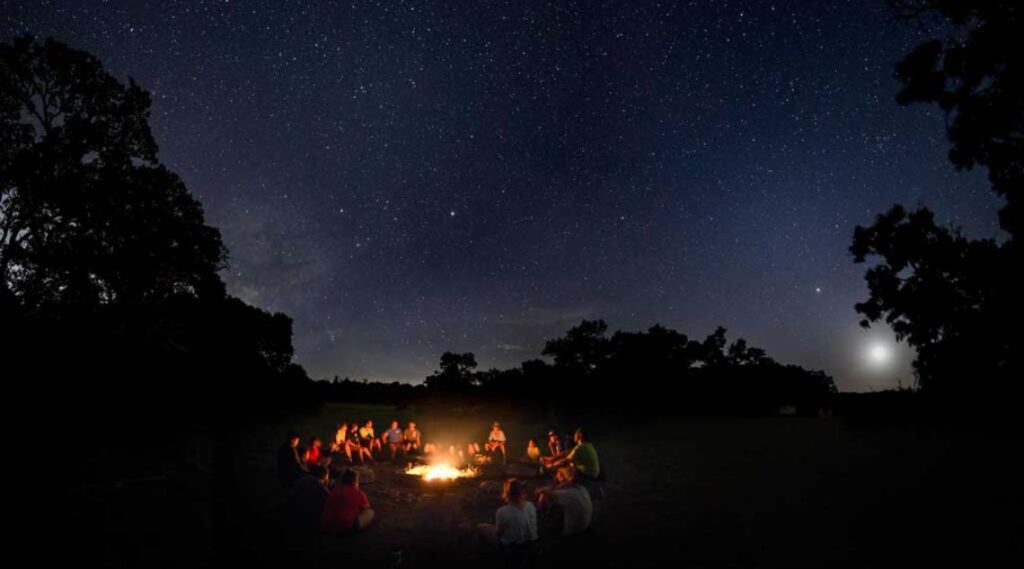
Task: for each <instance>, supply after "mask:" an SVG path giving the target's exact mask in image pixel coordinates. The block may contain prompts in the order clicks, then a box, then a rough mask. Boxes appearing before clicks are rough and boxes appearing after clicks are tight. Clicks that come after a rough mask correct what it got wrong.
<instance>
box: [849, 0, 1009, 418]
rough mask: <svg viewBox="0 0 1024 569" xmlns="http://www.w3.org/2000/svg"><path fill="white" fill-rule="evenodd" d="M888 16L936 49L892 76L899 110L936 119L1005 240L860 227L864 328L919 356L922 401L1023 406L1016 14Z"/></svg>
mask: <svg viewBox="0 0 1024 569" xmlns="http://www.w3.org/2000/svg"><path fill="white" fill-rule="evenodd" d="M890 3H891V4H892V6H893V8H894V10H895V12H896V14H897V15H898V16H899V17H901V18H905V19H908V20H911V21H912V22H913V23H917V24H920V23H922V21H924V23H925V24H929V25H931V26H932V27H933V28H934V29H938V30H942V31H943V32H942V33H944V34H947V35H946V37H941V38H939V37H937V38H933V39H929V40H927V41H925V42H924V43H922V44H921V45H919V46H917V47H916V48H915V49H914V50H913V51H912V52H911V53H909V54H908V55H907V56H906V57H905V58H904V59H903V60H902V61H901V62H900V63H899V64H898V65H897V66H896V75H897V77H898V78H899V79H900V80H901V81H902V82H903V89H902V90H901V91H900V92H899V94H898V95H897V101H898V102H899V103H900V104H902V105H908V104H911V103H917V102H922V103H931V104H935V105H938V106H939V108H940V109H942V111H943V112H945V114H946V132H947V135H948V138H949V141H950V143H951V145H952V148H951V150H950V153H949V157H950V160H951V161H952V162H953V164H954V165H955V166H956V167H957V168H958V169H970V168H972V167H974V166H976V165H977V166H983V167H985V168H987V170H988V177H989V181H990V183H991V185H992V189H993V190H994V191H995V192H996V194H998V195H999V196H1000V197H1002V198H1004V199H1005V200H1006V203H1005V205H1004V207H1003V208H1002V209H1001V210H1000V211H999V221H1000V225H1001V227H1002V229H1003V230H1004V231H1005V232H1006V238H1005V239H1000V240H996V239H969V238H967V237H965V236H963V235H962V234H961V233H960V230H959V229H957V228H948V227H942V226H940V225H938V224H936V222H935V215H934V213H933V212H931V211H930V210H928V209H927V208H919V209H917V210H916V211H911V212H908V211H907V210H906V209H904V208H903V207H902V206H900V205H895V206H893V207H892V209H890V210H889V211H888V212H886V213H884V214H882V215H879V216H878V218H877V219H876V220H875V222H874V224H872V225H871V226H869V227H858V228H857V229H856V231H855V233H854V238H853V245H852V246H851V248H850V250H851V252H852V253H853V256H854V259H855V261H856V262H858V263H863V262H871V263H872V266H871V268H869V269H868V271H867V274H866V280H867V283H868V288H869V293H870V296H869V298H868V299H867V300H866V301H864V302H862V303H859V304H857V306H856V309H857V311H858V312H859V313H860V314H862V315H863V316H864V321H863V322H862V323H863V325H865V326H868V325H870V323H872V322H877V321H885V322H886V323H888V324H889V325H890V326H891V327H892V329H893V330H894V331H895V333H896V335H897V337H898V338H899V339H901V340H905V341H906V342H907V343H908V344H910V345H911V346H913V347H914V348H915V349H916V350H917V357H916V359H915V361H914V368H915V371H916V376H917V382H918V387H919V388H920V390H921V394H922V395H923V396H925V397H927V398H928V399H929V400H931V401H934V402H937V403H941V404H943V405H945V404H949V403H953V404H955V405H956V406H957V407H958V408H959V409H961V410H965V409H966V406H965V403H968V402H973V403H971V404H972V405H973V406H974V407H975V409H976V410H982V409H984V408H986V407H990V406H992V405H994V404H997V403H1005V404H1010V405H1013V404H1016V402H1017V401H1018V400H1019V396H1020V395H1021V394H1024V387H1022V382H1021V378H1024V330H1022V327H1021V322H1022V321H1024V248H1022V243H1021V239H1022V238H1024V213H1022V212H1024V66H1022V63H1024V62H1022V58H1024V15H1022V9H1021V6H1020V4H1019V3H1018V2H1013V1H994V2H980V1H976V0H975V1H966V0H891V2H890Z"/></svg>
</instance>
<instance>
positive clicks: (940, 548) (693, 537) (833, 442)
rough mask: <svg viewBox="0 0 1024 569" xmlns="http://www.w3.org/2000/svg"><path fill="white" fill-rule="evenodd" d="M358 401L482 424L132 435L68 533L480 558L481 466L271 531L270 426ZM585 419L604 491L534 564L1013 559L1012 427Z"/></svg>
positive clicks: (381, 480) (109, 546) (134, 549)
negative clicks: (355, 523)
mask: <svg viewBox="0 0 1024 569" xmlns="http://www.w3.org/2000/svg"><path fill="white" fill-rule="evenodd" d="M365 418H372V419H374V422H375V426H376V427H377V432H378V434H379V433H381V432H382V431H383V429H384V428H386V425H387V421H389V420H390V419H391V418H396V419H398V420H400V421H403V422H404V421H406V420H408V419H409V418H414V419H415V420H416V421H417V422H418V423H419V424H420V427H421V430H422V431H423V432H424V438H425V440H427V441H431V440H437V439H440V438H456V437H459V436H461V434H462V433H469V432H472V433H474V434H475V438H476V439H478V440H480V441H482V440H484V439H485V438H486V433H487V429H488V426H489V424H490V421H491V420H492V418H491V417H490V416H486V417H485V416H479V417H463V418H461V419H451V418H447V419H443V418H440V417H436V416H432V413H430V412H422V413H414V412H413V411H412V410H392V409H389V408H386V407H379V406H378V407H374V406H338V405H332V406H326V407H324V408H323V409H322V410H321V411H320V412H319V413H317V414H315V415H311V416H308V417H306V418H304V419H303V420H301V421H300V422H297V423H294V424H290V425H269V424H268V425H262V426H259V427H255V428H251V429H248V430H246V431H245V432H239V433H234V434H231V435H225V436H222V437H220V438H218V439H217V441H216V442H211V439H207V438H205V437H200V438H195V437H193V438H183V439H181V440H180V441H167V444H166V445H165V446H160V447H152V448H148V449H143V450H146V451H148V453H149V460H148V461H142V462H135V463H133V464H134V465H135V468H136V469H135V471H133V472H131V473H130V474H131V475H130V476H125V475H124V474H125V473H124V472H121V473H119V474H118V475H117V476H114V475H112V474H110V473H109V472H104V469H101V468H98V467H97V468H94V469H92V471H91V473H90V475H89V476H88V477H87V479H88V480H87V483H86V484H84V485H81V486H75V487H74V488H73V489H72V492H73V494H74V497H75V498H76V500H75V502H76V503H78V504H80V505H81V506H80V507H78V508H77V509H76V510H75V511H74V512H73V515H74V516H75V518H74V526H75V528H76V532H77V534H76V535H77V537H78V538H79V539H78V540H76V541H75V542H74V543H76V544H79V545H82V546H83V547H85V551H88V552H90V553H94V554H95V555H98V556H102V558H103V562H104V564H105V565H107V566H114V567H126V566H149V567H152V566H189V567H194V566H205V565H229V564H230V565H235V564H237V565H246V566H250V567H258V566H297V565H308V564H310V563H311V564H312V565H314V566H322V567H342V566H346V565H349V566H358V567H386V566H389V564H390V563H391V562H392V559H393V557H392V555H393V551H394V550H395V549H401V550H402V559H403V566H410V567H411V566H432V565H436V564H439V563H445V564H446V565H447V566H480V565H488V564H491V560H490V559H489V558H487V557H484V556H482V554H481V553H480V552H479V551H478V550H477V549H476V548H475V546H474V541H473V538H472V533H471V531H470V528H471V527H472V526H473V525H474V524H476V523H477V522H483V521H490V520H491V519H492V517H493V512H494V509H495V508H496V507H497V506H498V505H499V500H498V497H497V494H496V493H495V492H494V491H491V490H487V491H485V490H482V489H481V488H480V487H479V482H478V481H477V482H466V483H461V484H448V485H441V486H423V485H421V484H420V483H419V482H418V481H416V480H410V479H408V477H405V476H404V475H402V474H400V473H398V472H397V468H398V467H396V466H391V465H388V464H382V465H379V466H377V467H376V468H375V473H376V478H377V479H376V481H375V482H373V483H370V484H366V485H364V490H365V491H366V492H367V494H368V495H369V497H370V502H371V504H372V506H373V508H374V509H375V510H376V511H377V515H378V519H377V521H376V522H375V524H374V525H373V526H372V527H371V528H370V530H369V531H367V532H366V533H364V534H361V535H356V536H351V537H347V538H335V537H323V538H320V539H318V540H313V541H306V542H301V543H296V542H294V541H291V542H290V541H289V540H287V539H286V538H285V532H284V529H283V524H282V519H281V518H282V507H283V496H282V493H281V491H280V490H279V488H278V485H277V479H276V474H275V472H274V452H275V449H276V448H277V446H278V445H279V444H280V442H281V440H282V439H283V436H284V433H285V432H286V431H287V430H288V428H289V427H293V428H297V429H298V430H299V431H301V432H303V433H316V434H318V435H321V436H322V437H324V438H325V439H327V438H328V437H329V436H330V434H331V433H332V432H333V431H332V428H333V424H334V423H335V422H336V421H337V420H339V419H345V420H353V419H358V420H363V419H365ZM497 418H498V419H499V420H501V419H502V418H501V417H497ZM503 426H504V428H505V431H506V433H508V435H509V437H510V439H511V441H510V442H511V448H512V449H514V450H515V451H516V452H517V453H519V452H522V449H523V448H525V443H526V438H527V437H540V436H541V435H542V434H543V433H544V432H545V431H546V428H547V425H546V424H528V423H524V422H521V421H512V420H503ZM588 426H589V427H590V430H591V432H592V433H593V436H592V437H591V439H592V440H593V442H594V443H595V445H596V446H597V448H598V450H599V452H600V454H601V461H602V468H604V469H605V470H606V471H607V474H608V481H607V483H606V499H605V500H603V501H600V502H598V505H597V511H596V513H595V521H594V527H593V532H592V533H591V534H590V535H586V536H583V537H580V538H578V539H576V540H575V541H573V542H568V543H557V542H550V541H549V542H547V543H545V544H544V547H543V552H542V556H541V565H542V566H556V565H562V564H569V565H570V566H577V567H593V566H631V567H636V566H655V565H669V564H671V565H672V566H693V567H753V566H765V567H776V566H787V567H794V566H806V567H811V566H826V565H827V566H833V567H835V566H841V567H877V566H888V565H895V564H901V565H907V564H911V565H913V566H921V565H924V564H926V563H927V564H932V563H942V564H943V565H947V564H948V563H950V562H958V563H963V564H966V565H971V566H979V565H995V564H997V563H998V564H999V565H1001V566H1003V565H1015V564H1016V563H1017V562H1018V561H1019V557H1020V554H1021V546H1020V542H1021V537H1020V536H1021V523H1020V522H1019V521H1017V514H1018V512H1019V511H1020V508H1021V505H1022V503H1024V500H1022V495H1024V491H1022V487H1021V480H1022V477H1021V474H1022V467H1021V466H1020V465H1019V462H1020V461H1019V459H1018V457H1019V454H1020V450H1021V447H1020V444H1019V441H1016V440H1011V439H1009V438H999V437H994V436H991V435H986V434H985V433H983V432H980V431H977V432H975V431H969V430H965V429H955V430H954V429H938V428H934V427H920V426H916V427H915V426H866V425H863V426H858V425H850V424H848V423H847V422H846V421H844V420H842V419H838V418H837V419H816V418H802V417H774V418H760V419H678V420H666V421H664V422H661V423H655V424H648V425H642V426H641V425H622V424H604V425H602V424H597V423H596V422H595V424H591V425H588ZM197 441H198V442H197ZM538 443H539V444H542V445H543V441H541V440H539V441H538ZM183 456H187V457H188V458H187V459H185V460H182V459H181V457H183ZM115 462H116V461H112V460H108V461H107V462H106V464H107V465H108V466H109V465H110V464H114V463H115ZM143 464H144V465H145V466H144V467H143V466H141V465H143ZM114 479H117V480H119V481H120V484H117V483H114V482H112V481H113V480H114ZM90 480H91V481H90ZM101 548H102V549H101ZM296 549H299V551H296Z"/></svg>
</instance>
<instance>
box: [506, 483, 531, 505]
mask: <svg viewBox="0 0 1024 569" xmlns="http://www.w3.org/2000/svg"><path fill="white" fill-rule="evenodd" d="M501 499H502V500H504V501H505V502H507V503H509V504H515V503H517V502H519V501H521V500H524V499H526V484H525V483H523V482H522V481H520V480H517V479H515V478H509V479H508V480H506V481H505V484H504V485H502V487H501Z"/></svg>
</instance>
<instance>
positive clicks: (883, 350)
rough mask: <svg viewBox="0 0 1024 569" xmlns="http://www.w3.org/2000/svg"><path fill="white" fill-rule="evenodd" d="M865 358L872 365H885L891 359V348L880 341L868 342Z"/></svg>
mask: <svg viewBox="0 0 1024 569" xmlns="http://www.w3.org/2000/svg"><path fill="white" fill-rule="evenodd" d="M867 359H868V363H870V364H871V365H872V366H874V367H879V368H881V367H885V366H886V365H887V364H888V363H889V361H890V360H892V348H891V347H889V346H888V345H886V344H884V343H882V342H872V343H871V344H868V349H867Z"/></svg>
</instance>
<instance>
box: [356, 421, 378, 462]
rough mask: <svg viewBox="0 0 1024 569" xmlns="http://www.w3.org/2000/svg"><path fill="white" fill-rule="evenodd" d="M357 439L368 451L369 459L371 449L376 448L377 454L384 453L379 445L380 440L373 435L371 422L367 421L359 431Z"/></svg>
mask: <svg viewBox="0 0 1024 569" xmlns="http://www.w3.org/2000/svg"><path fill="white" fill-rule="evenodd" d="M359 439H360V441H361V442H362V445H363V447H365V448H367V449H369V450H370V458H373V449H374V448H376V449H377V450H378V451H379V452H384V448H383V447H382V446H381V444H380V439H378V438H377V436H376V435H375V434H374V433H373V421H367V422H366V424H365V425H363V428H361V429H359Z"/></svg>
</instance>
